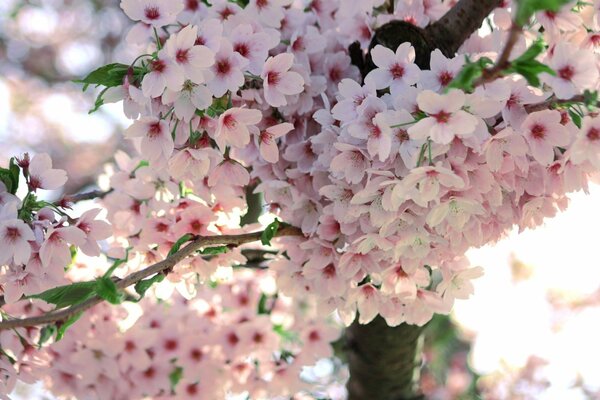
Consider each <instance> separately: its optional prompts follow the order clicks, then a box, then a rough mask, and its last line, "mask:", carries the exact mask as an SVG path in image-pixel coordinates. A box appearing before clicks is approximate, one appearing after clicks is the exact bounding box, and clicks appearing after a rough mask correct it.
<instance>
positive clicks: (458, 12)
mask: <svg viewBox="0 0 600 400" xmlns="http://www.w3.org/2000/svg"><path fill="white" fill-rule="evenodd" d="M501 3H502V0H460V1H459V2H458V3H456V5H455V6H454V7H452V8H451V9H450V11H448V12H447V13H446V14H445V15H444V16H443V17H442V18H440V19H439V20H438V21H436V22H434V23H433V24H431V25H429V26H428V27H427V28H426V29H425V30H426V32H427V34H428V35H429V39H430V41H431V42H432V43H434V44H435V46H436V48H438V49H440V50H441V51H442V53H444V54H445V55H446V56H447V57H452V56H454V53H456V51H457V50H458V48H459V47H460V46H461V45H462V44H463V43H464V42H465V40H467V39H468V38H469V36H471V35H472V34H473V32H475V31H476V30H477V29H479V27H481V24H482V23H483V21H484V20H485V18H486V17H487V16H488V15H490V13H491V12H492V11H493V10H494V9H495V8H497V7H499V6H500V4H501Z"/></svg>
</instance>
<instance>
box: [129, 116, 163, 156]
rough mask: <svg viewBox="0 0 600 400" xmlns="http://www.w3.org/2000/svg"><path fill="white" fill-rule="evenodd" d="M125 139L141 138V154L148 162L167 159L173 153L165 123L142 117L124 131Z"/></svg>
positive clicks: (154, 118)
mask: <svg viewBox="0 0 600 400" xmlns="http://www.w3.org/2000/svg"><path fill="white" fill-rule="evenodd" d="M125 137H126V138H141V147H140V149H141V152H142V154H144V157H147V158H148V159H149V160H150V161H157V160H159V159H160V158H164V159H167V158H169V157H170V156H171V154H172V153H173V147H174V145H173V138H172V137H171V132H170V129H169V125H168V124H167V122H166V121H164V120H161V119H158V118H156V117H142V118H140V119H139V120H137V121H135V122H134V123H133V125H131V126H130V127H129V128H127V129H126V130H125Z"/></svg>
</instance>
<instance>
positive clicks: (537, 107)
mask: <svg viewBox="0 0 600 400" xmlns="http://www.w3.org/2000/svg"><path fill="white" fill-rule="evenodd" d="M584 102H585V97H584V96H583V95H582V94H579V95H576V96H573V97H571V98H570V99H557V98H556V97H555V96H551V97H549V98H548V99H547V100H545V101H543V102H541V103H536V104H527V105H526V106H525V111H527V112H528V113H532V112H535V111H541V110H546V109H548V108H550V107H552V106H556V105H561V104H569V103H584ZM595 106H596V107H600V102H597V103H596V104H595Z"/></svg>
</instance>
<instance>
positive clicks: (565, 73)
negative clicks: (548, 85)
mask: <svg viewBox="0 0 600 400" xmlns="http://www.w3.org/2000/svg"><path fill="white" fill-rule="evenodd" d="M573 75H575V70H574V69H573V67H571V66H570V65H567V66H566V67H562V68H561V69H559V70H558V76H560V77H561V78H562V79H564V80H565V81H570V80H571V79H573Z"/></svg>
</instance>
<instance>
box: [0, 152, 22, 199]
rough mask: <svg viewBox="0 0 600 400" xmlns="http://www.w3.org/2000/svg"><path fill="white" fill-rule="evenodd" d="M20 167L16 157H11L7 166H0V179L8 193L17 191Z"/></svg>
mask: <svg viewBox="0 0 600 400" xmlns="http://www.w3.org/2000/svg"><path fill="white" fill-rule="evenodd" d="M20 173H21V168H20V167H19V165H18V164H17V161H16V158H15V157H12V158H11V159H10V162H9V164H8V168H0V181H2V182H3V183H4V186H6V191H7V192H8V193H10V194H15V193H17V189H18V188H19V174H20Z"/></svg>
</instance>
